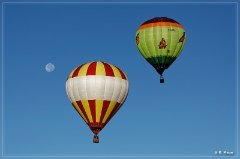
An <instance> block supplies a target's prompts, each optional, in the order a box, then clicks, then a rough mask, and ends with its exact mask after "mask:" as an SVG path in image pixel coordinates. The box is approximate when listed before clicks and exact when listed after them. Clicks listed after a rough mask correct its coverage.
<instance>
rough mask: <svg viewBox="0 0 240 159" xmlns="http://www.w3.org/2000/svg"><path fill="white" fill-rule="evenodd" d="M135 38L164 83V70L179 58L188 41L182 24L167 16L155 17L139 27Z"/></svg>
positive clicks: (144, 55) (138, 46) (137, 44)
mask: <svg viewBox="0 0 240 159" xmlns="http://www.w3.org/2000/svg"><path fill="white" fill-rule="evenodd" d="M135 40H136V46H137V48H138V50H139V52H140V53H141V54H142V56H143V57H144V58H145V59H146V60H147V61H148V62H149V63H150V64H151V65H152V66H153V67H154V68H155V69H156V71H157V72H158V73H159V74H160V83H164V78H163V72H164V71H165V69H168V68H169V66H170V65H171V64H172V63H173V62H174V61H175V60H176V59H177V57H178V56H179V55H180V53H181V51H182V50H183V47H184V45H185V42H186V32H185V30H184V28H183V27H182V25H181V24H180V23H178V22H177V21H175V20H173V19H170V18H167V17H155V18H153V19H150V20H148V21H146V22H144V23H143V24H142V25H141V26H140V27H139V28H138V30H137V32H136V37H135Z"/></svg>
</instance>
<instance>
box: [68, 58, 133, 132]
mask: <svg viewBox="0 0 240 159" xmlns="http://www.w3.org/2000/svg"><path fill="white" fill-rule="evenodd" d="M128 89H129V83H128V79H127V76H126V74H125V73H124V72H123V71H122V70H120V69H119V68H117V67H116V66H113V65H111V64H108V63H106V62H100V61H97V62H89V63H86V64H83V65H81V66H78V67H77V68H75V69H74V70H73V71H72V72H71V73H70V74H69V76H68V78H67V81H66V91H67V95H68V98H69V100H70V101H71V103H72V105H73V107H74V108H75V109H76V111H77V112H78V113H79V115H80V116H81V117H82V118H83V120H84V121H85V122H86V124H87V125H88V126H89V127H90V129H91V130H92V132H93V133H94V134H96V135H97V134H98V133H99V132H100V131H101V130H102V129H103V127H104V126H105V125H106V124H107V123H108V122H109V121H110V119H111V118H112V117H113V116H114V115H115V114H116V113H117V111H118V110H119V109H120V108H121V106H122V105H123V103H124V101H125V100H126V98H127V95H128Z"/></svg>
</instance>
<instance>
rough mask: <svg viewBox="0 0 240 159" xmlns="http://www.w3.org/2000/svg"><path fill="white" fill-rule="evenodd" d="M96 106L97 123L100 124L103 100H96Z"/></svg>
mask: <svg viewBox="0 0 240 159" xmlns="http://www.w3.org/2000/svg"><path fill="white" fill-rule="evenodd" d="M95 103H96V104H95V105H96V122H100V117H101V113H102V107H103V100H95Z"/></svg>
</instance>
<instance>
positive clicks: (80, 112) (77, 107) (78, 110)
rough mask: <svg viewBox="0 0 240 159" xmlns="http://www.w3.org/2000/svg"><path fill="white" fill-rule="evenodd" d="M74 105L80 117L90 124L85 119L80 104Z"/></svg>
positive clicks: (74, 103)
mask: <svg viewBox="0 0 240 159" xmlns="http://www.w3.org/2000/svg"><path fill="white" fill-rule="evenodd" d="M72 105H73V106H74V107H75V109H76V110H77V112H78V113H79V115H80V116H81V117H82V118H83V120H84V121H85V122H86V123H88V122H87V119H86V118H85V117H84V115H83V113H82V111H81V109H80V108H79V106H78V104H77V103H76V102H73V103H72Z"/></svg>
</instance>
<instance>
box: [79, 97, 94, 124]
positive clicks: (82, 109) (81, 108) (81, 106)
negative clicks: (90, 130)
mask: <svg viewBox="0 0 240 159" xmlns="http://www.w3.org/2000/svg"><path fill="white" fill-rule="evenodd" d="M76 103H77V105H78V107H79V108H80V110H81V111H82V113H83V115H84V117H85V118H86V120H87V121H88V125H90V124H91V123H90V120H89V119H88V116H87V113H86V112H85V109H84V107H83V105H82V102H81V101H76Z"/></svg>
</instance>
